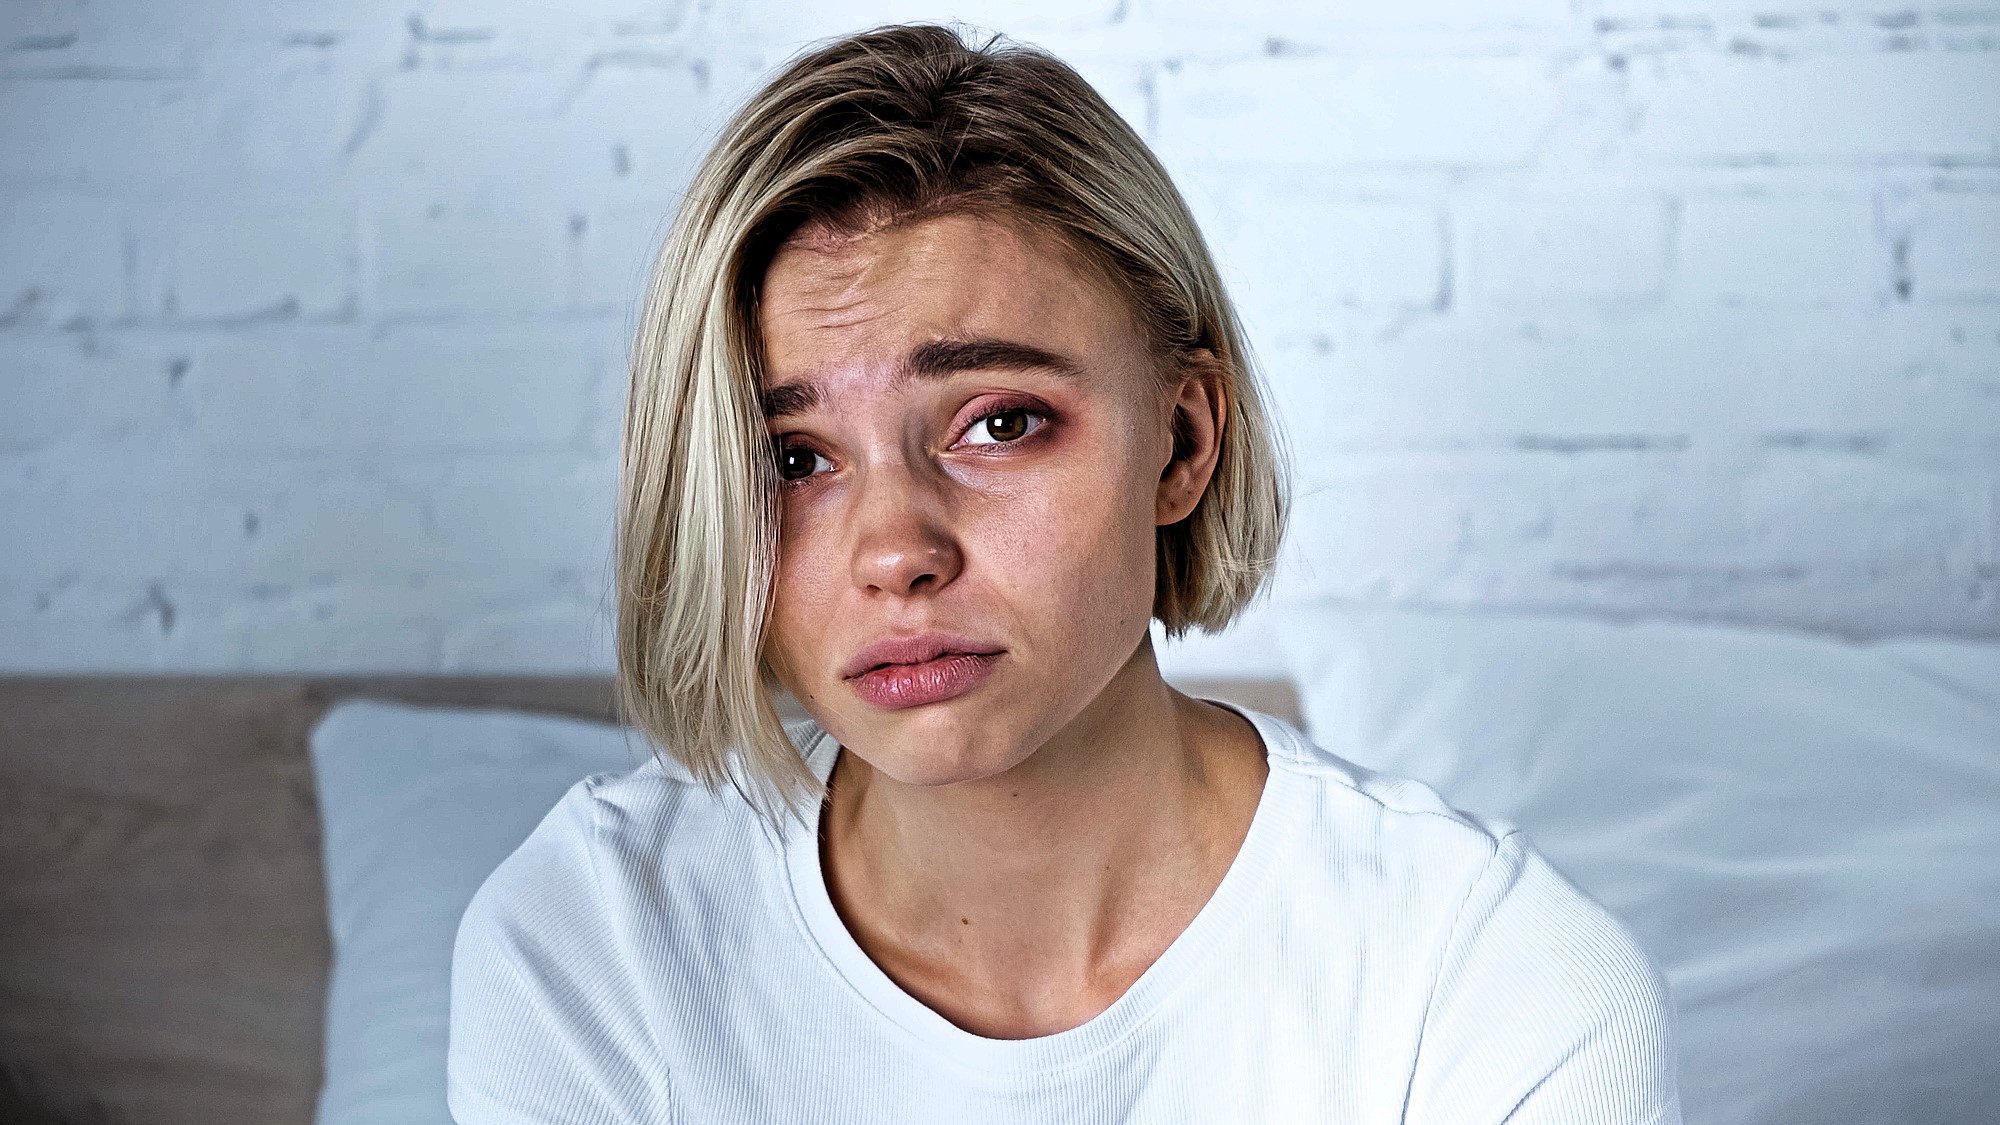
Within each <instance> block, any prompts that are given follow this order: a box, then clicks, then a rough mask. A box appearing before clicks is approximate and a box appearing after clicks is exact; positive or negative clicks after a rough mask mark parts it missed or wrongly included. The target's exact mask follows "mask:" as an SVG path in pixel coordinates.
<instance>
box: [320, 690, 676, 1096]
mask: <svg viewBox="0 0 2000 1125" xmlns="http://www.w3.org/2000/svg"><path fill="white" fill-rule="evenodd" d="M645 753H646V749H645V743H644V741H643V740H642V739H640V737H639V736H638V735H637V734H635V733H632V732H630V731H628V730H627V729H626V728H624V727H619V726H613V725H610V724H606V723H591V722H584V721H581V720H576V719H566V718H559V717H555V716H548V715H530V714H523V713H517V712H508V711H488V710H461V709H452V708H441V707H412V706H407V705H404V704H398V703H384V702H378V701H374V700H354V701H349V702H346V703H341V704H339V705H337V706H335V707H333V708H332V709H330V710H329V711H328V712H327V713H326V715H325V716H324V717H323V718H322V719H321V720H320V723H319V725H318V726H317V727H315V728H314V730H313V733H312V761H313V772H314V774H315V776H316V778H317V780H318V784H319V806H320V824H321V830H322V831H321V835H322V840H323V847H324V851H325V857H326V891H327V914H328V923H329V926H330V928H331V930H332V934H333V975H332V980H331V982H330V983H329V986H328V990H327V1006H326V1059H325V1062H326V1075H325V1080H324V1084H323V1085H322V1086H321V1088H320V1098H319V1113H318V1118H317V1120H318V1122H319V1125H363V1123H366V1125H451V1114H450V1113H449V1112H447V1111H446V1109H445V1100H444V1065H445V1031H446V1027H447V1023H448V1017H449V1014H450V997H451V947H452V938H453V936H454V934H455V933H456V932H457V929H458V919H459V915H461V914H463V913H464V912H465V905H466V903H467V902H469V901H471V899H472V894H473V892H474V891H476V890H478V889H479V884H480V883H481V882H483V881H484V880H485V878H486V876H487V874H488V873H490V872H491V871H492V870H493V869H494V868H495V867H497V866H499V864H500V861H501V860H503V859H505V858H506V857H507V856H508V855H509V854H510V853H511V852H513V850H514V849H515V848H516V847H518V846H520V843H521V841H522V840H525V839H527V837H528V833H529V832H530V831H532V830H533V829H534V827H535V825H536V824H537V823H539V822H540V821H541V819H542V817H543V816H544V815H546V814H547V813H548V811H549V809H550V808H552V807H554V805H555V803H556V801H557V800H558V799H560V798H561V797H562V795H563V793H564V791H566V790H567V789H568V788H569V787H570V786H571V785H573V784H575V783H576V782H577V781H578V780H579V779H581V778H584V777H587V776H589V775H590V774H593V773H602V772H604V771H607V770H626V769H630V768H631V767H633V766H635V765H638V764H639V763H640V762H642V761H644V755H645Z"/></svg>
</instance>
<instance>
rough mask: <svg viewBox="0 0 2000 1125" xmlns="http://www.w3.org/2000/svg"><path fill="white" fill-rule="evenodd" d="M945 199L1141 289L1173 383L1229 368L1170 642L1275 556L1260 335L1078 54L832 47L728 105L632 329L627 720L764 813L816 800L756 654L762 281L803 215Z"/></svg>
mask: <svg viewBox="0 0 2000 1125" xmlns="http://www.w3.org/2000/svg"><path fill="white" fill-rule="evenodd" d="M952 213H974V214H983V215H987V216H990V217H993V218H996V219H1003V220H1011V221H1015V222H1023V223H1027V224H1031V225H1032V226H1034V227H1036V228H1038V229H1041V230H1045V231H1048V232H1052V233H1054V234H1056V235H1058V236H1060V237H1061V243H1062V244H1063V245H1065V246H1067V247H1068V248H1070V249H1071V250H1073V251H1075V252H1076V254H1077V256H1078V258H1079V260H1083V261H1086V262H1088V263H1090V264H1093V265H1095V266H1096V267H1097V268H1098V270H1099V272H1100V274H1101V275H1102V276H1103V277H1104V278H1106V279H1108V280H1109V281H1110V282H1111V283H1112V284H1113V285H1115V286H1116V287H1117V288H1118V289H1119V290H1120V291H1121V292H1122V293H1123V294H1124V295H1125V296H1126V297H1127V298H1128V301H1129V303H1130V305H1131V307H1132V309H1133V311H1134V313H1135V315H1136V317H1137V318H1138V321H1139V322H1140V324H1141V326H1142V328H1143V331H1144V333H1145V336H1146V337H1147V339H1148V342H1149V345H1150V346H1151V347H1152V348H1153V349H1154V350H1155V352H1156V353H1157V354H1158V356H1159V357H1160V359H1161V360H1162V365H1161V369H1162V373H1163V376H1169V375H1172V374H1173V373H1175V372H1176V371H1178V370H1179V367H1178V362H1179V361H1182V360H1186V359H1188V358H1189V356H1188V353H1190V352H1191V351H1193V350H1195V349H1207V350H1208V351H1209V352H1211V353H1212V354H1213V355H1214V357H1215V359H1216V360H1217V361H1218V362H1219V367H1220V371H1221V375H1222V379H1223V383H1224V388H1225V390H1226V392H1227V401H1228V413H1227V415H1226V417H1225V419H1224V425H1223V430H1222V448H1221V452H1220V456H1219V459H1218V461H1217V463H1216V466H1215V471H1214V475H1213V477H1212V478H1211V480H1210V483H1209V485H1208V488H1207V491H1206V492H1205V493H1204V495H1203V496H1202V498H1201V500H1200V501H1199V502H1198V503H1197V505H1196V506H1195V509H1194V511H1193V513H1192V514H1190V515H1189V516H1188V517H1187V518H1186V519H1184V520H1182V521H1180V522H1178V523H1175V524H1172V525H1169V526H1166V527H1162V528H1160V529H1159V532H1158V540H1157V542H1158V547H1157V559H1158V573H1157V578H1156V586H1155V595H1154V608H1153V613H1154V616H1155V617H1156V618H1158V619H1159V620H1160V622H1161V623H1162V625H1163V626H1164V628H1165V630H1166V632H1167V634H1168V635H1169V636H1177V635H1179V634H1181V633H1183V632H1185V631H1186V630H1188V629H1190V628H1199V629H1202V630H1204V631H1210V632H1213V631H1215V630H1219V629H1221V628H1222V627H1223V626H1225V625H1227V624H1228V623H1229V622H1230V621H1231V620H1232V619H1234V618H1235V617H1236V615H1237V614H1238V613H1240V612H1241V611H1242V609H1243V607H1244V606H1245V605H1247V604H1248V603H1249V602H1250V601H1251V600H1252V598H1253V597H1255V595H1256V593H1257V591H1258V589H1259V588H1260V586H1261V585H1262V584H1263V582H1264V579H1265V577H1266V575H1267V574H1268V573H1269V571H1270V569H1271V567H1272V565H1273V563H1274V561H1275V559H1276V556H1277V551H1278V544H1279V540H1280V538H1281V536H1282V534H1283V528H1284V516H1285V508H1286V495H1285V487H1284V476H1285V474H1284V471H1283V464H1282V451H1281V448H1280V446H1279V444H1278V440H1277V436H1276V435H1275V434H1274V433H1273V431H1272V429H1271V426H1270V422H1269V419H1268V418H1267V416H1266V414H1265V412H1264V407H1263V403H1262V399H1261V396H1260V394H1259V387H1258V379H1257V377H1256V374H1255V370H1254V368H1253V366H1252V363H1251V357H1250V353H1249V350H1248V349H1247V348H1246V347H1245V345H1244V340H1243V333H1242V328H1241V326H1240V325H1239V323H1238V321H1237V317H1236V313H1235V310H1234V308H1233V307H1232V306H1231V304H1230V302H1229V299H1228V297H1227V295H1226V294H1225V293H1224V292H1223V288H1222V282H1221V279H1220V278H1219V276H1218V275H1217V273H1216V269H1215V263H1214V261H1213V260H1212V259H1211V257H1210V255H1209V252H1208V248H1207V246H1206V244H1205V243H1204V242H1203V240H1202V236H1201V232H1200V230H1199V228H1198V227H1197V225H1196V223H1195V221H1194V217H1193V216H1192V215H1191V214H1190V213H1189V211H1188V208H1187V204H1186V203H1185V202H1184V201H1183V200H1182V198H1181V196H1180V193H1179V192H1178V191H1176V190H1175V188H1174V185H1173V183H1172V181H1171V180H1170V179H1169V178H1168V176H1167V173H1166V170H1165V169H1164V168H1163V167H1161V165H1160V163H1159V161H1158V160H1157V159H1156V158H1155V157H1154V156H1153V154H1152V152H1151V151H1150V150H1148V149H1147V147H1146V144H1145V142H1144V141H1143V140H1141V139H1140V138H1139V136H1138V134H1136V133H1134V132H1133V131H1132V129H1131V127H1130V126H1129V125H1127V124H1126V123H1125V121H1124V120H1123V119H1122V118H1121V117H1119V116H1118V114H1117V113H1116V112H1115V111H1114V110H1112V109H1111V107H1110V106H1109V105H1107V104H1106V103H1105V101H1104V99H1103V98H1102V97H1100V96H1099V95H1098V94H1097V92H1096V91H1095V90H1093V89H1091V87H1090V85H1089V83H1087V82H1085V81H1084V80H1083V78H1082V77H1081V76H1079V75H1078V74H1077V73H1076V71H1074V70H1072V69H1071V68H1070V67H1069V66H1067V65H1066V64H1064V63H1063V62H1062V61H1061V60H1059V59H1057V58H1055V57H1054V56H1052V55H1050V54H1048V53H1047V52H1045V51H1042V50H1040V49H1038V48H1035V47H1031V46H1028V45H1024V44H1019V43H1014V42H1011V41H1007V40H1005V38H1004V37H1002V36H998V35H995V36H993V37H991V38H989V39H988V40H987V41H986V42H985V43H983V44H980V45H977V46H975V45H971V44H969V43H967V42H966V41H965V40H964V39H963V38H962V37H961V35H960V33H958V32H957V31H955V30H953V29H951V28H949V27H942V26H938V25H934V24H909V25H892V26H887V27H880V28H876V29H874V30H872V31H867V32H863V33H860V34H857V35H852V36H848V37H846V38H843V39H839V40H837V41H834V42H831V43H829V44H826V45H824V46H821V47H818V48H817V49H815V50H812V51H810V52H809V53H806V54H804V55H802V56H800V57H798V58H796V59H795V60H793V61H792V62H791V63H790V64H789V65H788V66H786V67H785V68H784V70H783V71H782V72H781V73H780V74H779V75H778V76H777V77H776V78H775V79H773V80H772V81H771V82H770V83H769V84H768V85H766V86H765V87H764V88H763V89H761V90H760V91H758V93H757V94H756V95H755V96H753V97H752V98H751V99H750V101H749V102H748V104H746V105H745V106H744V107H743V108H742V109H741V110H740V111H738V112H737V114H736V115H735V117H734V118H732V119H731V120H730V122H729V123H728V125H727V126H726V127H725V128H724V129H723V131H722V134H721V136H720V137H719V138H718V139H717V141H716V143H715V145H714V147H713V148H712V149H711V150H710V151H709V153H708V155H707V156H706V157H705V158H704V159H703V160H702V162H701V165H700V167H699V168H698V169H697V170H696V172H695V174H694V178H693V181H692V183H691V184H690V186H689V188H688V191H687V194H686V197H685V198H684V199H683V201H682V203H681V205H680V208H679V210H678V212H677V213H676V215H675V218H674V223H673V226H672V228H671V231H670V233H669V234H668V236H667V239H666V242H665V245H664V246H663V247H662V248H661V250H660V253H659V256H658V258H657V259H656V261H655V264H654V268H653V272H652V276H651V279H650V282H649V283H648V285H647V288H646V292H645V298H644V302H643V305H642V307H641V310H640V315H639V319H638V329H637V339H636V341H635V343H634V347H633V351H632V357H631V386H630V398H629V400H628V402H627V407H626V414H625V428H624V438H623V443H622V466H621V471H620V479H619V498H618V527H617V554H616V579H615V581H616V586H617V591H618V607H617V641H616V648H617V661H618V693H619V698H620V702H621V705H622V707H623V709H624V713H625V716H626V718H627V720H628V721H629V722H631V723H633V725H635V726H637V727H638V728H639V729H640V730H641V731H642V732H644V733H645V734H646V735H647V736H648V737H649V738H650V739H651V740H652V741H654V742H655V743H656V744H657V745H658V746H659V747H660V748H661V749H663V750H664V751H665V752H666V753H667V754H668V755H670V756H671V757H672V758H674V759H675V760H676V761H678V762H680V763H681V764H682V765H684V766H685V767H687V769H688V770H689V771H691V772H692V773H693V774H694V775H695V776H696V777H698V778H700V779H701V780H703V781H704V782H706V783H707V784H709V785H710V786H711V787H719V786H720V785H721V783H722V782H723V781H724V780H725V779H727V780H728V781H730V782H731V783H732V784H734V785H735V786H736V787H737V789H738V790H739V791H740V792H743V793H744V796H745V797H746V798H748V799H749V800H750V801H751V803H752V804H753V805H755V806H757V807H758V809H759V811H760V812H765V813H774V812H775V811H776V809H777V807H778V806H780V805H783V806H786V807H788V808H790V809H791V810H792V811H793V812H794V813H797V812H798V811H799V805H798V804H797V803H796V802H797V799H798V798H801V797H807V796H813V795H816V794H817V791H818V790H817V787H818V781H817V779H815V778H814V777H813V775H812V773H811V772H810V771H809V770H808V769H807V768H806V766H805V764H804V762H803V760H802V759H801V758H800V756H799V754H798V753H797V750H796V749H795V748H794V747H793V746H792V744H791V743H790V741H789V740H788V738H787V736H786V734H785V731H784V728H783V726H782V725H781V723H780V721H779V718H778V714H777V710H776V708H775V706H774V703H773V691H774V687H775V685H774V683H773V681H772V678H771V676H770V674H769V670H768V666H767V665H766V664H765V662H764V659H763V641H764V631H765V624H766V614H767V612H768V607H769V604H770V600H771V592H772V591H771V584H772V581H773V575H774V573H775V571H776V563H777V550H778V543H777V536H778V511H777V481H778V478H777V471H776V467H775V464H774V462H773V459H772V452H771V446H770V439H769V436H768V434H767V432H766V428H765V421H764V416H763V411H762V408H761V405H760V399H759V385H758V379H757V372H758V363H759V353H760V340H759V333H758V323H757V308H758V297H759V288H760V286H761V284H762V279H763V273H764V270H765V267H766V266H767V265H768V264H769V262H770V260H771V258H772V256H773V255H774V254H775V252H776V250H777V249H778V247H779V246H780V245H781V244H782V243H783V242H784V240H785V239H786V238H787V237H789V236H790V235H791V234H792V233H794V232H796V231H798V230H799V229H800V228H801V227H803V226H806V225H807V224H818V225H823V226H825V227H827V228H829V229H832V230H835V231H841V232H847V233H859V232H864V231H868V230H875V229H881V228H882V227H884V226H889V225H896V224H901V223H906V222H913V221H917V220H920V219H923V218H928V217H931V216H936V215H942V214H952ZM1165 382H1166V380H1165V378H1163V385H1165ZM732 756H733V757H734V758H735V759H736V764H734V765H732Z"/></svg>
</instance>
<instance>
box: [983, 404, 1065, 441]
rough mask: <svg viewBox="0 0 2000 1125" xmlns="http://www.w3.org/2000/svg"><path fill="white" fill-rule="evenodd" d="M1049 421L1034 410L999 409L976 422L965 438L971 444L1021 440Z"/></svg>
mask: <svg viewBox="0 0 2000 1125" xmlns="http://www.w3.org/2000/svg"><path fill="white" fill-rule="evenodd" d="M1047 423H1048V419H1047V418H1044V417H1043V416H1041V415H1040V414H1037V413H1035V412H1034V411H1032V410H1024V409H1020V408H1015V409H1012V410H999V411H995V412H994V413H992V414H988V415H986V416H985V417H984V418H981V419H979V420H978V421H977V422H974V423H973V424H972V427H971V428H970V429H968V430H966V431H965V440H966V442H967V444H970V445H993V444H995V443H997V442H1003V441H1019V440H1020V439H1022V438H1024V437H1026V436H1028V435H1029V434H1031V433H1034V432H1035V431H1036V430H1039V429H1041V428H1042V427H1043V426H1044V425H1046V424H1047Z"/></svg>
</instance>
